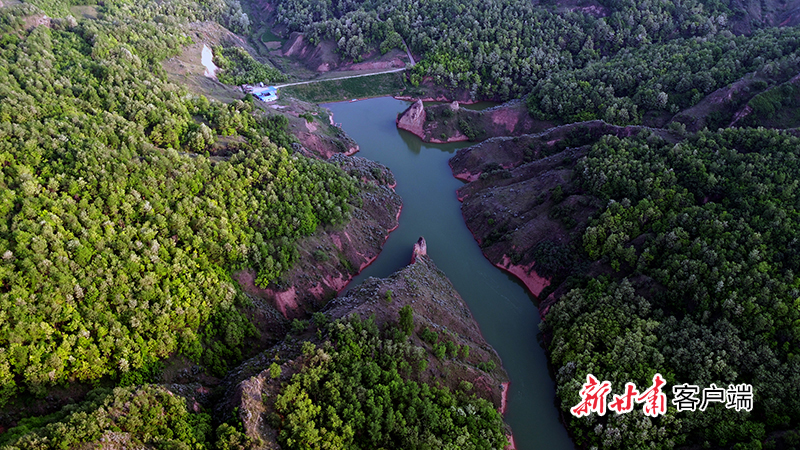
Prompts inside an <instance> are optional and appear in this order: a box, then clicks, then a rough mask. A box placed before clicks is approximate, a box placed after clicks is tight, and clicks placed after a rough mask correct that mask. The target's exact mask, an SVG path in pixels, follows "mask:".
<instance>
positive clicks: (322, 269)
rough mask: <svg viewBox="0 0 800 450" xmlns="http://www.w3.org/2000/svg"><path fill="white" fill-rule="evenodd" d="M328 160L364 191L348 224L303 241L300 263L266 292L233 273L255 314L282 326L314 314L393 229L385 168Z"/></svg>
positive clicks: (395, 207) (394, 201)
mask: <svg viewBox="0 0 800 450" xmlns="http://www.w3.org/2000/svg"><path fill="white" fill-rule="evenodd" d="M329 161H330V162H331V163H333V164H337V165H339V166H340V167H341V168H342V169H343V170H344V171H345V172H348V173H349V174H350V175H351V176H353V177H355V178H357V179H360V180H362V192H361V193H360V195H359V197H358V200H356V201H355V202H353V203H355V204H354V205H353V204H351V213H350V215H351V219H350V221H349V222H348V223H347V224H345V225H344V226H341V227H326V228H324V229H318V230H317V231H316V232H315V233H314V234H313V235H312V236H309V237H307V238H304V239H302V240H301V241H300V242H299V243H298V244H297V248H298V252H299V254H300V258H299V260H298V261H297V262H295V264H294V265H293V266H292V268H291V269H290V270H289V271H288V272H287V273H286V274H284V275H283V276H281V278H280V279H279V280H278V281H276V282H273V283H270V285H269V286H268V287H267V288H259V287H257V286H256V285H255V283H254V279H255V274H254V273H253V272H252V271H240V272H238V273H236V274H234V278H235V279H236V280H237V281H238V282H239V284H240V285H241V286H242V289H243V290H244V291H245V292H246V293H247V294H248V295H250V296H251V298H254V299H255V300H256V301H258V302H260V304H261V305H260V306H261V307H260V308H259V310H260V311H262V313H263V314H267V313H265V312H263V311H270V312H269V316H270V318H271V319H270V318H265V320H267V321H269V320H272V321H275V320H277V321H279V322H280V321H283V322H285V320H289V319H294V318H298V317H304V316H307V315H309V314H310V313H312V312H314V311H316V310H318V309H319V308H320V307H322V306H323V305H324V304H325V302H326V301H327V300H329V299H330V298H332V297H333V296H335V295H336V294H337V293H338V292H339V291H341V290H342V288H344V287H345V286H346V285H347V283H348V282H349V281H350V280H351V279H352V278H353V276H354V275H356V274H358V273H359V272H361V270H363V269H364V267H366V266H367V265H369V264H370V263H371V262H372V261H374V260H375V258H377V256H378V254H379V253H380V251H381V249H382V248H383V244H384V243H385V242H386V239H387V238H388V236H389V233H390V232H391V231H393V230H394V229H395V228H397V225H398V219H399V216H400V210H401V207H402V201H401V199H400V196H398V195H397V194H396V193H395V192H394V189H393V187H394V184H395V181H394V176H393V175H392V173H391V172H390V171H389V170H388V169H387V168H386V167H384V166H382V165H380V164H379V163H376V162H372V161H369V160H366V159H364V158H358V157H348V156H344V155H334V156H333V157H332V158H331V159H330V160H329ZM283 331H284V332H285V329H284V330H283ZM281 336H282V335H281Z"/></svg>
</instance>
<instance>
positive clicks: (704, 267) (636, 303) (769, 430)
mask: <svg viewBox="0 0 800 450" xmlns="http://www.w3.org/2000/svg"><path fill="white" fill-rule="evenodd" d="M798 148H800V140H798V139H797V138H796V137H793V136H790V135H787V134H784V133H779V132H774V131H765V130H736V129H732V130H725V131H720V132H716V133H709V132H702V133H699V134H697V135H695V136H692V137H690V138H689V139H688V140H686V141H684V142H681V143H679V144H677V145H672V144H667V143H665V142H664V141H663V140H661V139H659V138H656V137H655V136H651V137H649V138H645V136H641V137H636V138H627V139H622V140H620V139H618V138H615V137H606V138H603V139H602V140H601V142H599V143H598V144H596V145H595V146H594V147H593V148H592V149H591V151H590V152H589V154H588V155H587V157H586V158H585V159H584V160H582V161H581V162H580V163H578V165H577V166H576V169H575V176H576V177H577V180H578V182H579V183H580V185H581V186H582V189H583V190H585V192H586V193H587V194H590V195H592V196H595V197H597V198H599V199H600V200H601V201H602V202H603V203H604V204H607V205H608V206H607V207H605V208H603V209H601V211H599V212H598V214H597V215H596V218H595V219H594V220H593V221H592V222H591V223H590V224H589V226H588V227H587V228H586V229H585V230H584V231H582V233H581V234H582V244H583V245H582V246H583V249H584V250H585V252H586V254H587V255H588V259H590V260H597V259H602V261H605V262H607V263H610V265H611V267H612V268H613V272H612V276H611V277H600V278H595V279H592V280H588V282H585V283H587V284H584V285H583V287H580V288H578V289H575V290H572V291H570V292H569V293H567V294H566V295H564V296H563V297H562V298H561V299H560V300H559V301H558V302H557V303H556V304H555V305H554V306H553V307H552V308H551V309H550V311H549V314H548V315H547V316H546V319H545V322H544V326H545V327H546V330H547V332H548V333H552V342H551V343H550V345H549V346H548V348H549V351H550V354H551V357H552V361H553V364H554V366H555V373H556V381H557V385H558V387H557V392H558V396H559V398H560V399H561V400H562V402H563V403H562V409H563V410H564V411H568V410H569V408H570V407H572V406H574V405H577V404H578V403H579V399H580V398H579V396H578V392H579V390H580V386H581V385H582V384H583V383H584V382H585V379H586V374H587V373H592V374H594V375H595V376H596V377H598V379H601V380H609V381H611V383H612V385H613V387H614V390H615V393H618V392H620V391H622V388H623V386H624V384H625V383H626V382H633V383H635V384H636V385H637V386H640V387H641V386H648V385H650V382H651V379H652V376H653V374H655V373H657V372H658V373H661V374H662V375H663V376H664V377H665V378H666V380H667V383H668V384H669V385H673V384H683V383H689V384H694V385H698V386H701V387H702V388H705V387H709V386H710V385H711V384H712V383H715V384H716V385H717V386H724V387H725V388H726V389H727V387H728V386H729V385H738V384H742V383H746V384H751V385H752V386H753V389H754V392H755V397H754V402H753V410H752V412H745V411H737V410H734V409H727V408H723V407H722V405H719V406H712V407H709V409H706V410H705V411H699V410H698V411H691V412H690V411H680V412H678V411H676V410H675V409H674V406H673V405H670V408H669V409H668V411H667V414H666V415H665V416H662V417H658V418H655V419H650V418H647V417H644V416H643V415H642V414H641V411H639V412H638V413H632V414H616V413H610V414H608V415H606V416H605V417H597V416H594V417H585V418H582V419H572V420H570V421H569V425H570V428H571V430H572V432H573V435H574V436H575V438H576V441H577V442H578V443H579V444H582V445H587V446H591V445H598V446H601V447H602V448H632V447H636V446H639V445H644V444H645V443H647V445H656V448H673V447H676V446H682V445H703V446H708V445H711V446H713V447H724V448H727V447H729V446H730V445H732V444H737V446H736V447H734V448H762V444H763V446H764V448H776V443H777V442H780V441H781V437H782V438H783V439H784V440H785V441H784V442H785V443H786V444H790V443H792V442H796V439H797V434H796V433H795V432H790V433H788V434H786V435H783V432H782V431H784V430H796V429H797V427H798V426H800V422H798V420H800V402H798V401H797V399H798V398H800V397H798V396H799V395H800V390H798V389H800V359H798V348H800V309H798V303H797V298H798V296H800V290H798V286H799V285H800V278H798V277H797V274H798V273H800V258H798V254H800V252H799V251H798V250H800V249H798V248H797V247H798V238H797V237H798V231H800V230H798V228H797V227H798V220H797V218H798V208H800V203H799V200H800V199H799V198H798V195H797V194H798V193H797V189H796V187H797V185H798V181H797V180H798V178H800V164H799V162H800V159H798ZM670 398H672V396H670ZM775 432H778V433H777V434H775ZM776 439H777V440H776ZM778 448H780V447H778ZM786 448H789V447H786Z"/></svg>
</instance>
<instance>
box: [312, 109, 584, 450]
mask: <svg viewBox="0 0 800 450" xmlns="http://www.w3.org/2000/svg"><path fill="white" fill-rule="evenodd" d="M409 104H410V103H408V102H403V101H399V100H395V99H393V98H391V97H383V98H374V99H369V100H362V101H358V102H352V103H331V104H326V105H323V106H325V107H326V108H328V109H330V110H331V111H332V112H333V118H334V121H335V122H336V123H339V124H341V126H342V128H343V129H344V131H346V132H347V134H349V135H350V136H351V137H353V139H355V140H356V142H358V144H359V146H360V147H361V150H360V152H359V153H358V154H357V155H356V156H360V157H363V158H367V159H371V160H373V161H378V162H380V163H382V164H384V165H385V166H387V167H389V168H390V169H391V170H392V172H393V173H394V176H395V178H396V180H397V188H396V191H397V193H398V194H400V196H401V197H402V198H403V211H402V213H401V215H400V226H399V227H398V229H397V230H395V231H394V232H392V234H391V235H390V236H389V239H388V241H387V242H386V246H385V247H384V249H383V251H382V252H381V254H380V256H378V259H377V260H375V262H374V263H373V264H372V265H370V266H369V267H367V268H366V269H365V270H364V271H363V272H362V273H361V274H359V276H358V277H356V279H354V280H353V281H352V282H351V284H350V286H356V285H358V284H359V283H360V282H361V281H363V280H364V279H365V278H367V277H371V276H372V277H385V276H388V275H390V274H392V273H393V272H395V271H397V270H399V269H400V268H402V267H403V266H405V265H407V264H408V263H409V261H410V258H411V250H412V246H413V244H414V242H416V240H417V239H418V238H419V237H420V236H424V237H425V240H426V241H427V243H428V255H430V256H431V258H433V261H434V262H435V263H436V265H437V266H438V267H439V268H440V269H441V270H443V271H444V273H445V274H446V275H447V277H448V278H450V280H451V281H452V282H453V285H454V286H455V287H456V289H457V290H458V292H459V293H460V294H461V296H462V297H463V298H464V300H465V301H466V302H467V304H468V305H469V307H470V309H471V310H472V314H473V315H474V316H475V318H476V320H477V321H478V324H479V325H480V328H481V331H482V332H483V335H484V337H485V338H486V340H487V341H488V342H489V343H490V344H491V345H492V346H493V347H494V348H495V349H496V350H497V352H498V353H499V354H500V357H501V358H502V360H503V365H504V367H505V369H506V370H507V371H508V374H509V376H510V377H511V386H510V389H509V396H508V409H507V412H506V421H507V422H508V423H509V425H511V428H512V430H513V432H514V440H515V442H516V445H517V448H518V449H520V450H534V449H553V450H560V449H572V448H574V446H573V444H572V442H571V441H570V439H569V437H568V436H567V432H566V430H565V429H564V426H563V425H561V423H560V422H559V421H558V412H557V410H556V408H555V405H554V400H555V387H554V383H553V381H552V380H551V378H550V375H549V373H548V369H547V360H546V359H545V355H544V350H543V349H542V348H541V347H540V345H539V343H538V342H537V339H536V334H537V333H538V330H539V328H538V324H539V313H538V310H537V309H536V306H535V304H534V302H533V299H532V297H531V296H530V295H529V294H528V292H527V291H526V290H525V288H524V287H523V286H522V285H521V284H520V283H519V282H517V280H516V279H514V278H513V277H511V276H510V275H508V274H506V273H505V272H502V271H501V270H500V269H497V268H496V267H494V266H493V265H492V264H491V263H490V262H489V261H488V260H487V259H486V258H485V257H484V256H483V254H482V253H481V250H480V248H479V247H478V244H477V243H476V242H475V239H474V238H473V237H472V234H471V233H470V232H469V230H468V229H467V227H466V225H465V224H464V219H463V218H462V217H461V204H460V203H459V201H458V200H457V199H456V189H458V188H459V186H461V185H462V184H463V183H462V182H461V181H459V180H457V179H455V178H453V175H452V173H451V172H450V167H449V166H448V165H447V160H448V159H450V158H451V157H452V156H453V155H454V154H455V151H456V150H457V149H458V148H461V147H466V146H468V145H469V144H467V143H458V144H455V143H454V144H442V145H438V144H425V143H422V142H421V141H420V140H419V138H417V137H416V136H414V135H412V134H410V133H408V132H405V131H401V130H398V129H397V127H396V126H395V118H396V117H397V114H398V113H400V112H402V111H403V110H405V109H406V108H407V107H408V105H409Z"/></svg>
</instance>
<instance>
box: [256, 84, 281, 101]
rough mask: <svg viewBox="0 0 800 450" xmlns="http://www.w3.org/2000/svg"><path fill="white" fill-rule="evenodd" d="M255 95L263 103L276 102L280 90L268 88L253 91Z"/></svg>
mask: <svg viewBox="0 0 800 450" xmlns="http://www.w3.org/2000/svg"><path fill="white" fill-rule="evenodd" d="M253 95H255V96H256V97H258V99H259V100H261V101H263V102H274V101H275V100H277V99H278V90H277V89H276V88H275V87H273V86H267V87H265V88H263V89H258V88H256V89H253Z"/></svg>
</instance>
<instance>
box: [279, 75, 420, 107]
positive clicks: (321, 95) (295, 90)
mask: <svg viewBox="0 0 800 450" xmlns="http://www.w3.org/2000/svg"><path fill="white" fill-rule="evenodd" d="M405 87H406V83H405V81H404V80H403V74H402V72H396V73H385V74H381V75H375V76H369V77H358V78H349V79H346V80H334V81H320V82H318V83H310V84H300V85H297V86H288V87H285V88H281V95H289V96H292V97H294V98H297V99H299V100H303V101H307V102H311V103H324V102H336V101H341V100H348V99H353V98H364V97H379V96H383V95H391V94H396V93H397V92H400V91H402V90H403V89H405Z"/></svg>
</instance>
